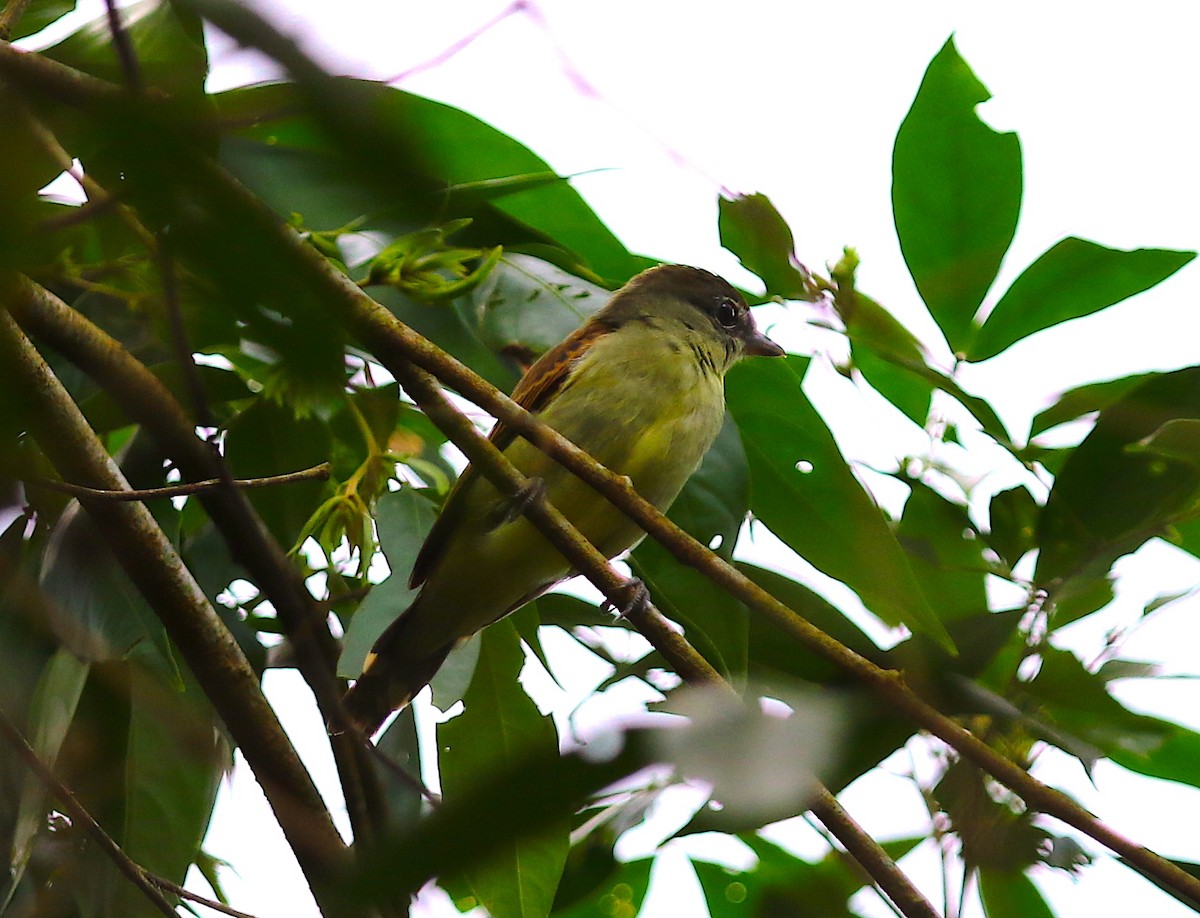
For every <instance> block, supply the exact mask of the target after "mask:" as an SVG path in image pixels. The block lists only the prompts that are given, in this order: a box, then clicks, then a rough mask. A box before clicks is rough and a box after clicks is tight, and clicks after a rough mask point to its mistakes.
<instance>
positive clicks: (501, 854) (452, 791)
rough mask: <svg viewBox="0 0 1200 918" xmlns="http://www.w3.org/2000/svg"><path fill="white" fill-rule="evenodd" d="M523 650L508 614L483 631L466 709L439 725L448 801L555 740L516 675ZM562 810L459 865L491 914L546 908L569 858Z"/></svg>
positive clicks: (520, 914)
mask: <svg viewBox="0 0 1200 918" xmlns="http://www.w3.org/2000/svg"><path fill="white" fill-rule="evenodd" d="M524 660H525V657H524V654H523V653H522V652H521V643H520V638H519V637H518V635H517V632H516V629H515V628H514V627H513V625H512V623H511V622H508V621H502V622H498V623H496V624H495V625H492V626H491V627H490V628H487V629H485V630H484V632H483V647H482V650H481V652H480V655H479V662H478V664H477V666H476V667H475V675H474V678H473V679H472V680H471V687H470V688H469V689H468V690H467V694H466V696H465V697H464V698H463V703H464V705H465V706H466V710H465V711H464V712H463V713H462V714H461V715H459V716H458V717H456V718H454V719H453V720H450V721H448V722H446V723H444V724H441V725H439V727H438V749H439V756H438V764H439V769H440V771H441V776H442V790H443V793H444V797H445V800H446V801H447V803H450V802H452V801H454V800H455V799H458V798H463V797H465V796H467V795H468V794H469V792H470V790H471V789H472V787H474V786H475V785H477V784H478V783H479V782H481V781H485V780H486V779H487V778H488V777H489V776H490V775H492V774H496V773H501V772H503V771H505V770H507V769H509V768H511V767H513V766H514V765H516V764H517V763H519V762H520V761H521V760H522V759H525V758H527V757H529V756H532V755H536V754H539V753H549V752H551V751H556V750H557V748H558V738H557V736H556V733H555V730H554V724H553V722H552V721H551V720H550V718H549V717H547V716H543V715H542V714H540V713H538V709H537V706H536V705H534V703H533V701H532V700H531V699H530V698H529V696H528V695H526V694H525V691H524V689H522V688H521V685H520V683H518V682H517V676H518V675H519V673H520V671H521V665H522V664H523V663H524ZM565 815H566V814H564V815H563V818H560V819H559V820H556V821H554V822H552V823H551V824H550V825H548V826H547V827H545V828H543V829H542V830H541V831H538V832H536V833H534V834H531V835H527V836H524V837H510V838H509V839H507V840H506V841H504V842H502V843H501V844H500V846H499V847H498V848H497V849H496V850H494V851H493V852H492V853H491V854H490V855H489V856H488V857H487V858H486V859H484V860H482V861H480V862H477V863H474V864H470V865H463V874H464V875H465V877H466V880H467V882H468V883H469V884H470V887H471V890H472V892H473V893H474V895H475V897H476V898H477V899H478V900H479V902H481V903H482V904H483V905H484V906H486V907H487V909H488V911H489V912H490V913H491V914H493V915H503V916H510V915H511V916H513V918H524V916H543V915H548V914H549V913H550V907H551V905H552V904H553V902H554V892H555V890H556V889H557V887H558V880H559V877H560V876H561V874H562V870H563V865H564V864H565V863H566V859H567V850H568V848H569V841H568V836H569V833H570V825H569V824H568V822H567V819H566V818H565Z"/></svg>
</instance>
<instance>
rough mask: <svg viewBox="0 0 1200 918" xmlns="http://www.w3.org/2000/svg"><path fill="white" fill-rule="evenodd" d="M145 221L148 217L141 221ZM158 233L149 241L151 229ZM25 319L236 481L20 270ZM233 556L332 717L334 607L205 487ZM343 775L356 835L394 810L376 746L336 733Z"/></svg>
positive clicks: (186, 468) (212, 474)
mask: <svg viewBox="0 0 1200 918" xmlns="http://www.w3.org/2000/svg"><path fill="white" fill-rule="evenodd" d="M139 225H140V224H139ZM147 236H148V237H149V238H150V241H151V243H152V242H153V237H152V236H149V234H147ZM8 306H9V309H10V311H11V312H12V314H13V317H14V318H16V320H17V321H18V322H19V323H20V324H21V326H22V327H23V328H24V329H25V330H26V331H27V332H28V333H30V334H32V335H33V336H34V337H36V338H38V339H40V340H42V341H45V342H46V343H48V344H49V345H50V346H51V347H52V348H54V350H55V351H57V352H58V353H60V354H62V355H63V356H64V357H65V358H66V359H67V360H69V361H71V362H72V363H73V364H75V365H76V366H77V367H79V368H80V369H81V370H83V371H84V372H85V373H87V374H88V375H89V376H90V377H91V378H92V379H94V380H95V381H96V382H97V383H98V384H99V385H100V386H101V387H102V388H104V390H105V391H107V392H108V393H109V395H111V396H112V398H113V400H114V401H115V402H116V403H117V404H118V405H119V406H120V407H121V409H122V410H123V411H124V412H125V413H126V414H127V415H128V416H129V417H130V418H131V419H132V420H134V421H136V422H137V423H139V424H141V425H142V427H143V428H145V429H146V430H147V431H148V432H149V433H150V435H151V436H152V437H154V439H155V441H156V442H157V443H158V444H159V446H160V447H161V448H162V450H163V452H164V453H165V454H166V455H167V456H168V457H169V458H170V459H171V461H172V462H173V463H174V464H175V466H176V467H177V468H178V469H179V470H180V471H181V472H182V473H183V474H184V476H185V477H188V478H192V479H203V480H206V481H221V482H228V481H230V480H232V478H231V476H230V475H229V472H228V469H227V466H226V465H225V463H224V461H223V459H222V457H221V456H220V454H219V453H217V452H216V451H214V450H213V449H212V448H211V446H210V444H208V443H205V442H204V441H202V440H201V439H200V438H199V437H197V436H196V424H195V421H194V420H193V418H191V417H190V416H189V415H188V414H187V412H186V411H185V410H184V409H183V407H182V406H181V405H180V404H179V402H178V401H176V399H175V397H174V396H173V395H172V394H171V392H170V391H169V390H168V389H167V387H166V386H164V385H163V383H162V381H161V380H160V379H159V378H158V377H157V376H155V375H154V374H153V373H151V372H150V370H148V369H147V368H146V366H145V365H144V364H143V363H142V362H141V361H140V360H138V359H137V358H136V357H134V356H133V354H131V353H130V352H129V351H128V350H127V349H126V348H125V347H124V345H122V344H121V342H119V341H117V340H116V339H115V338H113V337H111V336H110V335H109V334H108V333H107V332H105V331H104V330H103V329H101V328H99V327H98V326H96V325H94V324H93V323H92V322H91V321H89V320H88V319H87V318H86V317H84V316H83V315H82V314H81V313H79V312H77V311H76V310H74V309H72V308H71V307H70V306H68V305H67V304H66V303H64V302H63V301H62V300H60V299H58V297H56V296H54V294H52V293H50V292H49V291H48V290H46V289H44V288H43V287H40V286H38V285H36V284H33V283H32V282H30V281H28V280H25V279H21V280H19V281H18V282H17V287H16V291H15V294H14V295H13V296H11V297H10V298H9V303H8ZM197 497H198V499H199V500H200V502H201V503H202V504H203V506H204V509H205V511H206V512H207V513H208V515H209V518H210V519H212V521H213V524H214V525H215V526H216V527H217V529H218V531H219V532H220V533H221V535H222V537H223V538H224V539H225V542H226V544H227V545H228V546H229V551H230V554H231V555H232V556H233V559H234V560H235V561H236V562H237V563H238V564H240V565H242V567H244V568H245V569H246V570H247V571H248V572H249V574H250V579H251V580H253V581H254V582H255V583H257V584H258V586H259V587H260V588H261V589H262V591H263V593H265V594H266V596H267V598H268V599H270V601H271V604H272V605H273V606H274V607H275V611H276V613H277V614H278V616H279V621H280V624H281V625H282V626H283V630H284V633H285V634H286V635H287V638H288V641H289V642H290V643H291V646H292V648H293V650H294V651H295V655H296V666H297V668H298V669H299V670H300V673H301V675H303V677H304V680H305V681H306V682H307V683H308V685H309V688H310V689H312V692H313V696H314V697H315V698H316V700H317V706H318V708H320V710H321V716H322V718H323V719H324V720H326V721H336V720H337V719H338V716H339V713H340V711H341V702H340V697H341V691H340V689H339V686H338V683H337V680H336V678H335V675H334V672H335V670H334V665H335V663H336V660H337V655H338V648H337V644H336V642H335V641H334V639H333V636H332V635H331V634H330V632H329V626H328V623H327V612H326V610H325V609H324V608H322V607H321V605H320V604H319V603H318V602H317V601H316V600H315V599H314V598H313V597H312V594H310V593H309V592H308V588H307V587H306V586H305V585H304V580H303V579H302V577H301V576H300V572H299V571H298V570H297V569H296V567H295V566H294V565H293V564H292V562H291V561H290V560H289V559H288V557H287V554H286V553H285V552H284V550H283V549H282V548H281V547H280V546H279V543H278V542H276V541H275V539H274V537H273V536H272V535H271V533H270V531H269V530H268V529H267V527H266V526H265V525H264V523H263V521H262V519H261V518H260V517H259V515H258V513H257V512H255V510H254V506H253V505H252V504H251V503H250V501H249V500H248V499H247V497H246V495H245V494H244V493H243V492H241V491H239V490H237V489H235V488H230V487H224V488H216V489H213V490H205V491H201V492H200V493H199V494H198V495H197ZM330 743H331V745H332V748H333V756H334V761H335V763H336V765H337V769H338V777H339V780H340V782H341V784H342V788H343V792H344V794H345V797H346V807H347V811H348V813H349V815H350V822H351V826H352V827H353V829H354V836H355V838H356V839H358V838H363V837H366V836H368V835H370V834H371V832H372V831H374V826H375V825H376V823H378V824H380V825H382V824H383V823H384V822H386V818H387V802H386V799H385V798H384V796H383V794H382V792H381V790H380V789H379V787H378V780H377V775H376V773H375V771H374V770H373V768H372V765H371V762H369V761H368V758H369V754H368V753H367V752H366V751H365V750H364V749H363V748H362V747H361V745H360V744H359V743H357V742H355V741H354V740H353V738H351V737H336V736H335V737H333V738H331V740H330Z"/></svg>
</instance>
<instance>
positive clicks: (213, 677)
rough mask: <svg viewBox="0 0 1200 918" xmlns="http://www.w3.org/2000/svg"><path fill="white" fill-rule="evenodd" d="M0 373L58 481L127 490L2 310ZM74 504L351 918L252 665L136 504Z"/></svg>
mask: <svg viewBox="0 0 1200 918" xmlns="http://www.w3.org/2000/svg"><path fill="white" fill-rule="evenodd" d="M25 286H26V287H27V286H28V284H27V282H25ZM21 292H23V291H22V281H21V280H20V279H18V278H16V277H15V276H13V275H11V274H7V273H6V274H3V275H0V293H2V294H3V298H4V299H5V300H8V301H12V300H16V299H19V298H20V293H21ZM0 372H2V373H4V374H5V375H6V376H7V377H8V379H7V380H6V384H8V385H11V386H13V387H14V389H15V390H16V391H19V392H21V393H22V394H23V395H24V396H25V398H24V403H23V406H24V407H25V409H26V419H27V423H28V426H29V428H30V430H31V432H32V434H33V435H34V437H35V438H36V439H37V441H38V443H39V445H40V446H41V448H42V450H43V452H44V453H45V454H46V455H47V457H48V458H49V459H50V461H51V462H52V463H53V464H54V466H55V468H56V469H57V471H58V473H59V475H61V476H63V477H66V478H71V479H74V480H83V481H89V482H92V485H91V486H93V487H101V488H104V489H105V490H123V489H125V488H127V487H128V485H127V483H126V482H125V480H124V477H123V476H122V475H121V473H120V470H119V469H118V468H117V467H116V465H115V464H114V463H113V460H112V457H110V456H109V455H108V453H107V452H106V451H105V450H104V447H103V445H102V444H101V443H100V441H99V440H98V439H97V438H96V435H95V433H93V431H92V430H91V428H90V427H88V425H87V421H86V420H85V419H84V417H83V415H82V413H81V412H80V411H79V407H78V406H77V405H76V404H75V402H74V401H73V400H72V399H71V397H70V395H69V394H68V393H67V391H66V390H65V389H64V388H63V386H62V384H61V383H60V382H59V380H58V378H57V377H56V376H54V374H53V373H52V372H51V371H50V369H49V367H48V366H46V363H45V361H44V360H42V358H41V355H40V354H38V353H37V351H36V350H34V348H33V346H32V345H31V344H30V343H29V340H28V339H27V338H26V337H25V335H24V334H23V333H22V331H21V330H20V328H19V327H18V326H17V325H16V323H14V322H13V320H12V318H11V317H10V316H9V314H8V312H7V311H4V312H0ZM81 503H82V505H83V507H84V509H85V510H86V511H87V512H88V514H89V515H90V516H91V517H92V520H93V522H94V523H95V525H96V527H97V529H99V530H100V532H101V534H102V535H103V536H104V537H105V538H106V539H107V540H108V541H109V543H110V544H111V545H112V548H113V554H114V555H115V556H116V557H117V558H118V559H119V561H120V562H121V565H122V567H123V568H124V569H125V571H126V573H127V574H128V575H129V578H130V580H131V581H132V582H133V583H134V585H135V586H136V587H137V589H138V591H139V592H140V593H141V594H142V595H143V596H144V597H145V599H146V601H147V603H148V604H149V605H150V608H152V609H153V610H154V611H155V613H156V614H157V615H158V617H159V618H160V619H161V621H162V623H163V625H164V627H165V628H166V630H167V633H168V634H169V635H170V637H171V639H172V641H173V642H174V643H175V645H176V646H177V647H178V648H179V650H180V652H181V653H182V655H183V657H184V659H185V660H186V661H187V663H188V666H189V667H190V668H191V669H192V672H193V673H194V674H195V676H196V679H197V680H198V681H199V683H200V685H201V687H202V688H203V689H204V692H205V694H206V695H207V696H208V698H209V699H210V701H211V702H212V704H213V707H214V708H215V709H216V711H217V713H218V714H219V715H220V716H221V718H222V720H223V721H224V722H225V725H226V727H227V728H228V729H229V732H230V734H231V736H232V737H233V740H234V742H235V743H236V744H237V745H238V747H239V748H241V750H242V753H243V754H244V755H245V757H246V761H247V762H248V763H249V764H250V767H251V768H252V769H253V771H254V775H255V777H256V778H257V779H258V781H259V784H260V785H261V786H262V788H263V792H264V793H265V795H266V797H267V799H268V801H269V802H270V803H271V807H272V809H273V810H274V812H275V816H276V818H277V819H278V820H279V824H280V827H281V828H282V829H283V831H284V835H285V836H286V838H287V840H288V843H289V844H290V845H291V847H292V849H293V851H294V852H295V854H296V859H297V861H298V862H299V864H300V867H301V869H302V870H303V871H304V874H305V876H306V878H307V879H308V881H309V883H310V885H311V886H312V890H313V895H314V896H315V897H316V899H317V901H318V903H320V904H321V906H322V909H323V911H325V914H327V915H330V916H333V915H347V914H352V912H350V911H349V910H348V909H347V908H346V907H345V906H343V905H341V904H340V903H338V902H336V901H335V898H334V893H335V889H334V881H335V880H336V878H337V876H338V874H339V873H340V872H341V870H342V868H343V867H344V866H345V864H346V848H345V846H344V844H343V843H342V840H341V837H340V836H339V835H338V832H337V829H336V828H335V827H334V825H333V821H332V820H331V819H330V816H329V813H328V811H327V810H326V809H325V805H324V803H323V802H322V800H321V797H320V795H319V794H318V793H317V789H316V787H315V786H314V785H313V783H312V778H311V777H310V776H309V774H308V772H307V771H306V770H305V768H304V765H303V763H302V762H301V761H300V759H299V757H298V756H297V755H296V751H295V749H294V748H293V747H292V745H291V743H290V742H289V740H288V738H287V735H286V734H285V733H284V732H283V728H282V727H281V726H280V724H279V721H278V719H277V718H276V717H275V712H274V711H273V710H271V707H270V705H269V704H268V703H267V700H266V698H264V697H263V695H262V691H261V689H260V687H259V684H258V679H257V677H256V676H255V674H254V671H253V670H252V669H251V668H250V664H249V663H248V662H247V661H246V658H245V656H243V654H242V652H241V649H240V648H239V647H238V645H237V642H236V641H235V640H234V639H233V636H232V635H231V634H230V633H229V631H228V629H226V627H225V626H224V624H223V623H222V622H221V620H220V618H219V617H218V616H217V614H216V612H215V611H213V608H212V606H211V605H209V603H208V601H207V599H205V597H204V594H203V592H201V590H200V587H199V586H198V585H197V584H196V582H195V580H194V579H193V578H192V576H191V573H190V572H189V571H188V570H187V568H186V567H185V566H184V565H183V562H182V561H181V560H180V558H179V555H178V554H177V553H176V551H175V548H174V546H173V545H171V543H170V541H169V540H168V539H167V537H166V536H165V535H164V534H163V532H162V530H161V529H160V528H159V527H158V525H157V524H156V523H155V521H154V518H153V517H152V516H151V515H150V512H149V511H148V510H147V509H146V508H145V506H144V505H142V504H139V503H116V504H114V503H112V502H109V501H95V500H92V499H91V498H84V499H83V500H82V501H81Z"/></svg>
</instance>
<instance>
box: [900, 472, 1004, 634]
mask: <svg viewBox="0 0 1200 918" xmlns="http://www.w3.org/2000/svg"><path fill="white" fill-rule="evenodd" d="M909 486H910V487H911V488H912V493H911V494H910V495H909V498H908V501H907V503H905V505H904V515H903V516H902V517H901V519H900V525H899V527H898V528H897V530H896V538H897V539H899V541H900V544H901V545H902V546H903V547H904V550H905V551H906V552H908V557H909V565H910V566H911V568H912V571H913V573H914V574H915V575H916V578H917V580H918V581H919V582H920V584H921V589H922V590H923V591H924V593H925V595H926V596H928V597H929V602H930V605H932V606H933V609H934V611H935V612H936V613H937V614H938V617H939V618H940V619H941V620H942V621H943V622H946V623H949V622H952V621H957V620H959V619H963V618H970V617H973V616H977V615H979V614H980V613H986V612H987V608H988V606H987V593H986V590H985V589H984V576H985V575H986V574H987V572H988V570H989V566H988V564H987V562H986V561H985V560H984V559H983V543H982V540H981V539H980V538H979V535H978V533H976V531H975V527H974V526H973V525H972V523H971V520H970V518H969V517H968V516H967V508H966V507H963V506H961V505H959V504H955V503H951V502H950V501H948V500H946V498H944V497H942V496H941V495H940V494H938V493H937V492H936V491H934V490H933V489H932V488H930V487H928V486H927V485H924V484H922V483H921V482H919V481H910V482H909Z"/></svg>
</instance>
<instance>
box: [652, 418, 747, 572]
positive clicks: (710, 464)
mask: <svg viewBox="0 0 1200 918" xmlns="http://www.w3.org/2000/svg"><path fill="white" fill-rule="evenodd" d="M749 512H750V469H749V466H748V465H747V464H746V450H745V448H744V447H743V446H742V438H741V435H740V434H739V433H738V427H737V424H736V423H734V420H733V417H732V415H730V414H729V413H728V412H726V413H725V421H724V423H723V424H722V425H721V430H720V432H719V433H718V434H717V438H716V439H715V440H714V441H713V445H712V446H711V447H709V450H708V452H707V453H705V455H704V459H703V461H701V463H700V468H698V469H696V471H695V472H694V473H693V474H692V477H691V478H689V479H688V481H687V484H685V485H684V486H683V490H682V491H680V492H679V496H678V497H677V498H675V502H674V503H673V504H671V507H670V509H669V510H668V511H667V516H668V517H670V519H671V521H672V522H673V523H675V524H676V525H677V526H679V527H680V528H681V529H682V530H683V531H684V532H686V533H687V534H688V535H690V536H691V537H692V538H694V539H696V540H697V541H698V542H701V543H703V544H704V545H707V546H708V547H709V548H711V549H712V550H713V551H715V552H716V553H717V554H718V555H720V556H721V557H722V558H725V559H726V560H728V559H730V558H732V557H733V549H734V546H735V545H736V544H737V540H738V536H739V534H740V532H741V529H742V524H743V523H744V522H745V521H746V516H747V514H749Z"/></svg>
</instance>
